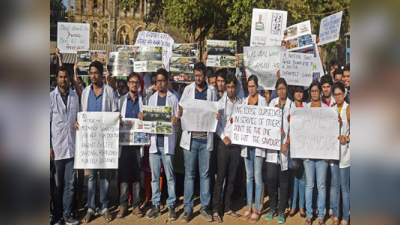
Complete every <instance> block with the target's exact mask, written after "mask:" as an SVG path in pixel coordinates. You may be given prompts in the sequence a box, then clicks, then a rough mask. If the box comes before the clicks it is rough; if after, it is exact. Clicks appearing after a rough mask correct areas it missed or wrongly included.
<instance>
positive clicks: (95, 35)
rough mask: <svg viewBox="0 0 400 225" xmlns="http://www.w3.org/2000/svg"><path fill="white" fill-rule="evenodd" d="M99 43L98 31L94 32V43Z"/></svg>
mask: <svg viewBox="0 0 400 225" xmlns="http://www.w3.org/2000/svg"><path fill="white" fill-rule="evenodd" d="M98 43H99V40H98V39H97V33H96V32H94V33H93V44H98Z"/></svg>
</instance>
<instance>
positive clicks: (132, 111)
mask: <svg viewBox="0 0 400 225" xmlns="http://www.w3.org/2000/svg"><path fill="white" fill-rule="evenodd" d="M139 112H140V107H139V98H138V95H136V96H135V101H132V97H131V95H129V94H128V97H127V98H126V111H125V118H138V115H139Z"/></svg>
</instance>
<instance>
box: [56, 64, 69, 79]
mask: <svg viewBox="0 0 400 225" xmlns="http://www.w3.org/2000/svg"><path fill="white" fill-rule="evenodd" d="M60 71H63V72H66V73H67V74H68V77H69V71H68V70H67V67H65V66H60V68H58V71H57V74H56V77H58V73H59V72H60Z"/></svg>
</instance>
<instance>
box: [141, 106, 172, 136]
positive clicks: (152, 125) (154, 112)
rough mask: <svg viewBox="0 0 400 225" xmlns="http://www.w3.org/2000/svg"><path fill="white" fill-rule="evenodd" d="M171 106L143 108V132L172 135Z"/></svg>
mask: <svg viewBox="0 0 400 225" xmlns="http://www.w3.org/2000/svg"><path fill="white" fill-rule="evenodd" d="M171 119H172V107H171V106H146V105H145V106H143V132H146V133H152V134H172V122H171Z"/></svg>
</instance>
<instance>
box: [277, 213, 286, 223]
mask: <svg viewBox="0 0 400 225" xmlns="http://www.w3.org/2000/svg"><path fill="white" fill-rule="evenodd" d="M285 222H286V220H285V214H283V213H279V215H278V223H285Z"/></svg>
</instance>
